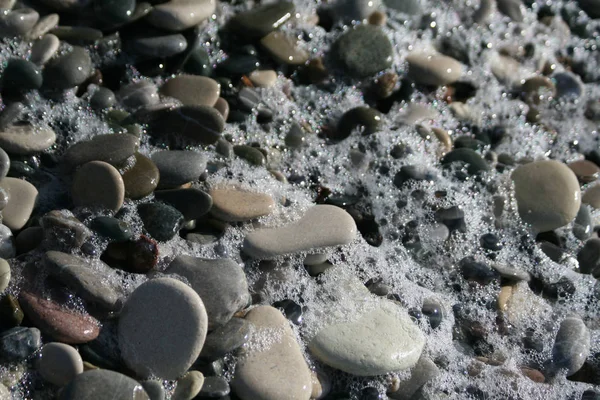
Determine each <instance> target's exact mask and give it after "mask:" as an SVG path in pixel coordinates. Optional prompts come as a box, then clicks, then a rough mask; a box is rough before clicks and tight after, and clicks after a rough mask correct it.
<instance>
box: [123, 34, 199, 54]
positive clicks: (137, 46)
mask: <svg viewBox="0 0 600 400" xmlns="http://www.w3.org/2000/svg"><path fill="white" fill-rule="evenodd" d="M187 46H188V42H187V40H186V39H185V36H183V35H182V34H180V33H177V34H174V35H165V36H154V37H147V38H138V39H134V40H132V41H131V43H129V49H130V51H131V52H132V53H134V54H138V55H142V56H148V57H171V56H174V55H176V54H179V53H182V52H184V51H185V49H187Z"/></svg>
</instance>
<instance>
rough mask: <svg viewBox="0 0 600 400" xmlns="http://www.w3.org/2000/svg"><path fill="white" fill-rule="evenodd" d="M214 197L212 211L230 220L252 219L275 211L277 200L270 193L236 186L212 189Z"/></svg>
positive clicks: (219, 216)
mask: <svg viewBox="0 0 600 400" xmlns="http://www.w3.org/2000/svg"><path fill="white" fill-rule="evenodd" d="M209 193H210V195H211V197H212V199H213V207H212V209H211V213H212V214H213V215H214V216H215V217H217V218H218V219H220V220H223V221H229V222H241V221H250V220H252V219H255V218H258V217H262V216H264V215H268V214H270V213H271V212H273V209H274V208H275V202H274V201H273V198H272V197H271V196H269V195H268V194H264V193H254V192H249V191H246V190H241V189H239V188H236V187H231V186H229V187H221V188H215V189H211V190H210V192H209Z"/></svg>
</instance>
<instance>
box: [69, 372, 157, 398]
mask: <svg viewBox="0 0 600 400" xmlns="http://www.w3.org/2000/svg"><path fill="white" fill-rule="evenodd" d="M59 400H150V398H149V397H148V394H147V393H146V391H145V390H144V388H143V387H142V385H141V384H139V383H138V382H137V381H135V380H133V379H131V378H130V377H128V376H126V375H123V374H120V373H118V372H114V371H110V370H108V369H94V370H91V371H86V372H84V373H82V374H79V375H77V376H76V377H75V379H73V380H72V381H71V382H70V383H69V384H68V385H67V386H66V387H65V388H64V389H63V390H62V391H61V392H60V395H59Z"/></svg>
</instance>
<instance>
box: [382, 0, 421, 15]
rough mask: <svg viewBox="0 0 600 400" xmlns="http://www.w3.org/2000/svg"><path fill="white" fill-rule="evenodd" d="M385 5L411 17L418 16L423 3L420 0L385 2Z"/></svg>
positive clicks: (392, 0)
mask: <svg viewBox="0 0 600 400" xmlns="http://www.w3.org/2000/svg"><path fill="white" fill-rule="evenodd" d="M383 4H385V5H386V6H387V7H389V8H391V9H394V10H396V11H400V12H403V13H405V14H409V15H417V14H419V13H420V12H421V2H419V1H418V0H383Z"/></svg>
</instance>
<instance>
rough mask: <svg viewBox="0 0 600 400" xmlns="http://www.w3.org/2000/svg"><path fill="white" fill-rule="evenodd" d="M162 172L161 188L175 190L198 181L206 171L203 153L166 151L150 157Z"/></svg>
mask: <svg viewBox="0 0 600 400" xmlns="http://www.w3.org/2000/svg"><path fill="white" fill-rule="evenodd" d="M150 158H151V160H152V161H153V162H154V164H156V166H157V167H158V171H159V172H160V182H159V188H161V189H164V188H173V187H177V186H181V185H183V184H185V183H188V182H192V181H195V180H198V178H199V177H200V175H202V173H203V172H204V170H205V169H206V157H205V156H204V154H202V153H198V152H195V151H187V150H164V151H158V152H156V153H154V154H152V155H151V156H150Z"/></svg>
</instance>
